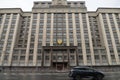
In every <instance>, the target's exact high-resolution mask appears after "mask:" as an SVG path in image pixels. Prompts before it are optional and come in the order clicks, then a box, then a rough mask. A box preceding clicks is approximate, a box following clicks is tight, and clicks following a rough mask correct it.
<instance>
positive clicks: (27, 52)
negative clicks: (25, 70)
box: [25, 14, 33, 66]
mask: <svg viewBox="0 0 120 80" xmlns="http://www.w3.org/2000/svg"><path fill="white" fill-rule="evenodd" d="M32 21H33V14H31V20H30V27H29V33H28V42H27V49H26V56H25V66H28V59H29V51H30V42H31V32H32Z"/></svg>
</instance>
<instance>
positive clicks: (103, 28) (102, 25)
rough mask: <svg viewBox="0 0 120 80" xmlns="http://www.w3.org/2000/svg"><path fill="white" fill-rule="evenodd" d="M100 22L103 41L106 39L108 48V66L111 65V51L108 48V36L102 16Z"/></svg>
mask: <svg viewBox="0 0 120 80" xmlns="http://www.w3.org/2000/svg"><path fill="white" fill-rule="evenodd" d="M99 21H100V24H101V30H102V35H103V39H104V45H105V48H106V51H107V57H108V64H109V65H111V56H110V50H109V47H108V41H107V36H106V32H105V26H104V22H103V18H102V14H99Z"/></svg>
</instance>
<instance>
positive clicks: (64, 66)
mask: <svg viewBox="0 0 120 80" xmlns="http://www.w3.org/2000/svg"><path fill="white" fill-rule="evenodd" d="M67 65H68V63H67V62H66V63H65V62H54V63H53V68H54V69H56V70H65V69H67Z"/></svg>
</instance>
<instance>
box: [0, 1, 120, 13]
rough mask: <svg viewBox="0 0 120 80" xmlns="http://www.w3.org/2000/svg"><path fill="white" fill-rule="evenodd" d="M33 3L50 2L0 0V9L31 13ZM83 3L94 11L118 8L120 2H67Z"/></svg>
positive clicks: (89, 9)
mask: <svg viewBox="0 0 120 80" xmlns="http://www.w3.org/2000/svg"><path fill="white" fill-rule="evenodd" d="M34 1H52V0H0V8H21V9H22V10H23V11H31V9H32V7H33V2H34ZM67 1H85V2H86V6H87V9H88V11H96V9H97V8H98V7H114V8H120V0H67Z"/></svg>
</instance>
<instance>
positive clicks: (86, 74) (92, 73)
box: [69, 67, 104, 80]
mask: <svg viewBox="0 0 120 80" xmlns="http://www.w3.org/2000/svg"><path fill="white" fill-rule="evenodd" d="M69 77H72V78H73V79H74V80H81V79H82V78H91V79H92V80H102V79H103V78H104V74H103V73H102V72H99V71H96V70H94V69H92V68H89V67H74V68H73V69H72V70H71V71H70V72H69Z"/></svg>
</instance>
